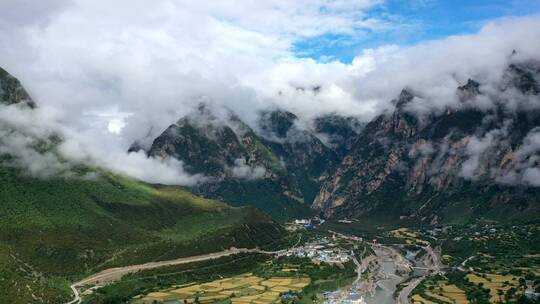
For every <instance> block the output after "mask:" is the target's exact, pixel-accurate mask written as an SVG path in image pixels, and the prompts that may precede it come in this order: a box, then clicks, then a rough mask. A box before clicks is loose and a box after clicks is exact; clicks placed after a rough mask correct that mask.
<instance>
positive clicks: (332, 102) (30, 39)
mask: <svg viewBox="0 0 540 304" xmlns="http://www.w3.org/2000/svg"><path fill="white" fill-rule="evenodd" d="M383 4H384V1H382V0H337V1H332V0H302V1H241V2H239V1H234V0H226V1H219V2H212V3H210V2H208V3H207V2H204V1H203V2H201V1H199V2H193V1H160V2H158V3H150V2H148V1H142V0H136V1H112V2H111V3H108V4H107V5H106V6H103V5H100V4H97V3H95V2H92V1H72V2H70V1H63V0H46V1H39V5H36V4H35V3H34V1H29V0H23V1H12V0H9V1H7V3H6V2H4V3H3V4H2V6H4V5H7V6H9V7H10V8H11V9H10V10H9V11H8V10H0V58H1V59H0V66H3V67H4V68H6V69H7V70H9V71H10V72H11V73H13V74H14V75H15V76H17V77H19V78H20V80H21V81H22V83H23V84H24V85H25V86H26V87H27V88H28V90H29V91H30V93H31V95H32V96H33V97H34V99H35V100H36V102H37V103H38V104H39V106H40V110H39V111H45V112H54V113H55V115H54V118H53V119H54V123H55V124H58V126H61V128H62V129H63V132H66V133H69V134H70V135H69V137H70V138H71V139H73V140H70V141H69V144H66V145H65V146H64V148H63V149H65V150H64V152H65V153H66V154H67V155H81V154H83V155H87V156H88V157H90V158H92V159H96V160H97V161H98V162H99V163H100V164H101V165H104V166H107V167H110V168H112V169H114V170H117V171H120V172H122V173H126V174H130V175H133V176H135V177H139V178H143V179H145V180H148V181H156V182H164V183H180V184H189V183H192V182H194V181H197V180H198V178H199V177H193V178H192V177H188V176H186V175H184V174H183V173H182V174H180V175H179V174H177V173H176V172H175V169H174V168H175V167H177V166H179V164H177V163H174V164H170V163H169V164H166V163H161V162H153V161H152V160H146V158H145V157H144V156H143V155H140V154H131V155H129V156H128V154H127V153H125V151H126V150H127V148H128V146H129V145H130V144H131V143H132V142H133V141H134V140H137V139H141V138H146V139H148V140H150V139H153V138H155V137H156V136H157V135H158V134H159V133H161V132H162V131H163V130H164V129H165V128H166V127H167V126H168V125H169V124H171V123H173V122H175V121H177V120H178V119H179V118H180V117H181V116H183V115H185V114H187V113H189V112H191V111H192V109H193V107H194V106H196V105H197V104H199V103H200V102H205V103H207V104H209V105H211V106H215V107H218V108H223V107H225V108H228V109H230V110H232V111H233V112H235V113H236V114H237V115H239V116H240V117H241V118H242V119H243V120H244V121H246V122H247V123H248V124H250V125H251V126H253V127H255V119H256V117H257V116H256V114H257V113H258V111H260V110H262V109H267V108H272V107H280V108H284V109H286V110H289V111H292V112H294V113H295V114H297V115H298V116H299V118H300V120H301V121H306V120H309V119H311V118H313V117H315V116H317V115H321V114H326V113H332V112H337V113H344V114H347V115H355V116H358V117H360V118H361V119H362V120H363V121H368V120H370V119H371V118H373V117H374V116H375V115H377V114H380V113H381V112H382V111H384V110H385V109H389V108H392V107H393V106H392V104H391V102H390V101H391V100H392V99H393V98H395V97H396V96H397V95H398V94H399V92H400V91H401V90H402V89H403V88H404V87H408V88H410V89H411V90H413V91H414V92H415V93H416V95H417V98H416V99H415V102H414V103H413V104H412V105H411V107H410V109H409V110H410V111H412V112H414V113H416V114H419V115H424V114H426V113H431V112H433V111H442V110H443V109H445V107H447V106H452V105H457V96H456V94H455V89H456V87H458V86H460V85H463V84H465V83H466V82H467V80H468V79H469V78H473V79H476V80H478V81H480V82H481V83H483V84H486V85H485V87H483V88H482V89H483V90H484V91H486V92H489V91H490V90H492V88H491V87H490V84H494V83H495V81H496V80H497V79H499V78H500V76H501V75H502V73H503V71H504V69H505V68H506V67H507V65H508V62H509V56H510V54H511V53H512V51H513V50H517V51H518V54H517V56H518V57H519V58H521V59H529V58H533V59H540V17H539V16H531V17H519V18H518V17H515V18H506V19H500V20H495V21H492V22H489V23H487V24H486V25H484V26H483V27H482V29H481V30H480V31H479V32H478V33H475V34H470V35H463V36H455V37H449V38H446V39H443V40H437V41H429V42H424V43H420V44H418V45H413V46H408V47H400V46H397V45H387V46H382V47H379V48H376V49H366V50H363V51H362V52H361V53H360V54H358V56H357V57H356V58H355V59H354V60H353V61H352V62H351V63H350V64H348V63H342V62H339V61H326V62H317V61H314V60H312V59H302V58H298V57H296V56H295V54H294V53H293V52H291V47H292V46H293V44H294V43H295V42H296V41H298V40H299V39H303V38H306V37H317V36H319V35H325V34H329V33H330V34H332V33H333V34H343V35H357V36H358V35H360V36H361V35H364V33H365V32H367V31H377V32H384V31H391V30H396V28H398V27H399V24H394V23H392V22H390V21H388V20H384V19H378V18H376V17H373V16H371V15H370V14H368V12H369V10H370V9H372V8H374V7H377V6H380V5H383ZM29 8H31V10H30V11H29ZM490 102H491V101H490V100H479V101H478V106H479V107H489V106H490ZM46 119H51V118H48V117H47V118H46ZM306 125H308V124H306ZM110 130H112V131H114V132H117V133H118V134H116V133H111V132H109V131H110ZM483 140H488V139H479V141H478V146H479V147H473V146H472V145H473V144H474V143H471V147H470V149H469V152H470V153H471V155H474V153H476V152H478V151H479V149H482V147H483V146H482V144H483V143H484V141H483ZM531 142H532V140H531ZM79 157H80V156H79ZM123 159H128V161H127V162H124V161H123ZM469 165H470V166H471V167H472V166H473V165H474V158H471V164H469ZM180 167H181V166H180ZM239 169H241V170H240V171H238V174H240V175H250V176H251V175H257V174H259V173H260V172H251V171H245V170H244V169H245V168H243V167H242V163H239ZM180 172H181V171H180ZM261 172H262V171H261ZM470 174H471V173H470V172H469V171H467V169H464V171H463V175H467V176H468V175H470ZM530 174H535V172H530Z"/></svg>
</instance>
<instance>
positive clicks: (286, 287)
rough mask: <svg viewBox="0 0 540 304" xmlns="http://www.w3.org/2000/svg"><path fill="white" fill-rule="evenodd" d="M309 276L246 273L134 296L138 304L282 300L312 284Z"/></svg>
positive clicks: (261, 303)
mask: <svg viewBox="0 0 540 304" xmlns="http://www.w3.org/2000/svg"><path fill="white" fill-rule="evenodd" d="M310 283H311V280H310V278H309V277H308V276H304V275H298V276H295V277H271V278H262V277H259V276H255V275H253V274H252V273H246V274H242V275H238V276H234V277H230V278H224V279H220V280H215V281H212V282H208V283H202V284H187V285H178V286H173V287H171V288H168V289H165V290H161V291H158V292H151V293H149V294H147V295H140V296H137V297H135V298H134V299H133V301H132V303H134V304H147V303H152V302H153V301H157V302H159V303H162V302H165V303H167V302H171V303H177V302H180V303H195V302H196V301H198V302H200V303H220V304H221V303H223V304H224V303H232V304H236V303H238V304H248V303H253V304H269V303H281V297H282V295H283V294H284V293H286V294H289V293H290V295H292V294H294V293H297V292H300V291H301V290H302V289H303V288H304V287H306V286H308V285H309V284H310Z"/></svg>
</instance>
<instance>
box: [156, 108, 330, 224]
mask: <svg viewBox="0 0 540 304" xmlns="http://www.w3.org/2000/svg"><path fill="white" fill-rule="evenodd" d="M296 121H297V117H296V116H295V115H294V114H292V113H289V112H284V111H269V112H265V113H262V114H261V119H260V121H259V123H260V129H261V130H262V131H261V132H259V133H260V134H257V133H256V132H255V131H254V130H253V129H251V128H250V127H249V126H248V125H247V124H245V123H243V122H242V121H240V119H239V118H237V117H236V116H235V115H234V114H231V113H228V114H227V117H217V116H215V115H214V114H213V113H212V112H211V111H210V110H209V109H208V108H207V107H205V106H201V107H199V108H198V109H197V111H195V112H194V113H192V114H191V115H188V116H186V117H184V118H182V119H180V120H179V121H178V122H177V123H176V124H173V125H171V126H170V127H169V128H167V130H165V131H164V132H163V133H162V134H161V135H160V136H158V137H157V138H156V139H155V140H154V142H153V144H152V146H151V148H150V149H149V151H148V155H149V156H151V157H161V158H167V157H174V158H176V159H178V160H181V161H183V162H184V164H185V167H186V169H187V170H188V171H189V172H190V173H193V174H196V173H199V174H204V175H205V176H207V177H209V179H208V180H207V182H205V183H203V184H201V185H198V186H197V187H195V188H194V189H193V191H195V192H196V193H200V194H203V195H205V196H207V197H211V198H216V199H220V200H223V201H227V202H230V203H232V204H235V205H246V204H249V205H252V206H255V207H257V208H259V209H261V210H264V211H266V212H268V213H270V214H272V215H274V216H276V217H281V218H285V217H291V216H302V215H305V214H307V213H309V206H310V204H311V202H312V201H313V199H314V197H315V195H316V193H317V192H318V189H319V185H318V180H317V179H318V177H319V176H320V175H321V174H322V172H324V171H325V170H327V169H328V168H330V167H332V165H335V164H337V163H338V161H337V156H336V154H335V152H334V151H332V150H331V149H329V148H328V147H326V146H325V145H324V144H323V143H322V142H321V141H320V140H319V139H318V138H317V137H316V136H314V135H313V134H311V133H310V132H307V131H305V130H301V129H300V128H298V127H297V126H296Z"/></svg>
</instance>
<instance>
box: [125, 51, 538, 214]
mask: <svg viewBox="0 0 540 304" xmlns="http://www.w3.org/2000/svg"><path fill="white" fill-rule="evenodd" d="M539 75H540V63H538V62H536V61H525V62H512V63H511V64H509V65H508V67H507V68H506V70H505V71H504V73H503V74H502V75H501V76H500V77H499V78H498V79H497V80H496V81H494V82H493V81H491V82H488V81H487V80H486V82H485V83H482V82H481V81H480V80H475V79H469V80H468V81H467V82H466V83H464V84H463V85H461V86H459V87H456V88H455V94H454V95H455V96H454V97H455V102H453V103H451V104H447V105H445V106H443V107H441V108H438V109H429V110H427V111H426V110H425V109H423V108H422V104H423V102H424V103H425V99H424V97H423V96H422V93H421V92H416V91H415V90H414V89H410V88H405V89H403V91H402V92H401V93H400V94H399V96H397V97H396V99H395V100H393V101H392V104H393V107H392V109H390V110H387V111H386V112H384V113H382V114H380V115H379V116H377V117H375V118H374V119H372V120H371V121H368V122H362V121H360V120H358V119H357V118H354V117H346V116H342V115H339V114H337V113H334V114H329V115H324V116H319V117H316V118H315V119H311V120H310V121H308V122H305V121H302V120H301V119H299V117H298V116H297V115H295V114H293V113H291V112H288V111H285V110H283V109H273V110H268V111H262V112H260V113H259V116H258V120H257V123H256V124H254V125H253V124H252V125H251V126H250V125H248V124H247V123H245V122H243V121H242V120H241V119H240V118H239V117H238V116H237V115H235V114H234V113H232V112H230V111H227V114H226V115H216V114H215V113H214V112H213V111H212V108H211V107H208V106H207V105H204V104H201V105H200V106H199V107H198V108H197V109H196V110H194V111H193V112H192V113H191V114H190V115H187V116H185V117H182V118H181V119H179V120H178V121H177V122H175V123H173V124H171V125H170V127H168V128H167V129H166V130H165V131H164V132H163V133H162V134H161V135H159V136H158V137H157V138H155V140H153V142H152V144H151V145H150V146H149V148H147V149H146V152H147V154H148V156H149V157H157V158H176V159H178V160H181V161H182V162H183V163H184V164H185V167H186V168H187V170H188V171H189V172H190V173H192V174H203V175H204V176H206V177H207V179H206V180H205V182H202V183H200V184H198V185H197V186H195V187H193V188H192V189H191V190H192V191H194V192H195V193H197V194H200V195H203V196H206V197H210V198H214V199H218V200H222V201H226V202H229V203H231V204H233V205H252V206H255V207H257V208H259V209H261V210H263V211H265V212H268V213H269V214H271V215H273V216H276V217H279V218H290V217H298V216H303V215H308V214H320V215H322V216H325V217H328V218H354V219H364V220H365V219H370V220H380V221H382V220H384V221H388V220H390V221H398V222H402V223H431V224H436V223H441V222H467V221H470V220H473V219H478V218H485V219H491V220H530V219H534V218H535V217H536V216H537V215H538V214H539V211H540V204H538V199H539V194H540V192H539V191H538V188H537V186H539V185H540V174H539V173H540V171H538V164H539V160H538V156H539V155H538V150H539V149H538V148H539V144H540V141H539V138H540V98H539V97H540V96H539V94H540V83H539V80H540V76H539ZM322 89H324V88H322ZM139 148H140V147H139V146H138V145H137V144H134V145H133V146H132V149H131V150H132V151H133V150H138V149H139Z"/></svg>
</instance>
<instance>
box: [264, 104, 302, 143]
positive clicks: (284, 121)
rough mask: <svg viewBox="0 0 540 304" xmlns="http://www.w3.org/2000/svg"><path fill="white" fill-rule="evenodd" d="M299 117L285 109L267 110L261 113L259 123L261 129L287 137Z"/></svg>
mask: <svg viewBox="0 0 540 304" xmlns="http://www.w3.org/2000/svg"><path fill="white" fill-rule="evenodd" d="M297 120H298V117H297V116H296V115H294V114H293V113H291V112H287V111H284V110H275V111H267V112H262V113H261V118H260V120H259V125H260V128H261V131H263V132H264V133H267V134H268V135H274V136H276V137H278V138H286V137H287V133H288V132H289V130H290V129H291V128H292V127H293V125H294V124H295V122H296V121H297Z"/></svg>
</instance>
